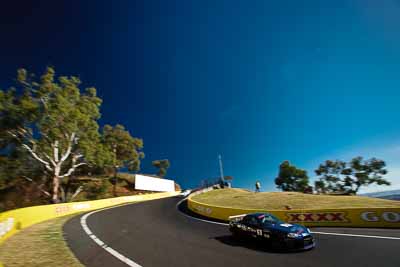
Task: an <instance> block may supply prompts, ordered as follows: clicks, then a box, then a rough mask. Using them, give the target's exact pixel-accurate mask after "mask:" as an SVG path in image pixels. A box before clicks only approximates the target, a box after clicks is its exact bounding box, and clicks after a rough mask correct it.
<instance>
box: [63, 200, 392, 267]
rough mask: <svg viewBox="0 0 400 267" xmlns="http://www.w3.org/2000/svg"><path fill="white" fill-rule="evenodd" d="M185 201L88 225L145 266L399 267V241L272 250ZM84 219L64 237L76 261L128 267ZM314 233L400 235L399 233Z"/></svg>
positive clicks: (325, 239)
mask: <svg viewBox="0 0 400 267" xmlns="http://www.w3.org/2000/svg"><path fill="white" fill-rule="evenodd" d="M180 200H181V198H179V197H173V198H166V199H160V200H153V201H148V202H142V203H136V204H129V205H124V206H120V207H116V208H112V209H106V210H102V211H99V212H96V213H94V214H92V215H90V216H89V217H88V218H87V225H88V227H89V228H90V230H91V231H92V233H93V234H94V235H96V236H97V238H99V239H101V240H102V241H103V242H104V243H105V244H107V246H109V247H112V248H113V249H114V250H116V251H118V252H119V253H120V254H122V255H124V256H126V257H127V258H129V259H131V260H132V261H134V262H135V263H137V264H139V265H141V266H144V267H150V266H154V267H161V266H176V267H179V266H224V267H228V266H229V267H230V266H286V267H288V266H296V267H302V266H304V267H305V266H343V267H346V266H349V267H350V266H351V267H356V266H363V267H367V266H371V267H377V266H378V267H390V266H393V267H400V240H388V239H376V238H364V237H353V236H335V235H326V234H315V238H316V241H317V247H316V248H315V249H313V250H311V251H304V252H287V253H285V252H278V251H270V250H267V249H263V248H261V247H260V246H259V245H254V244H253V243H251V242H241V241H237V240H235V239H233V238H232V237H231V235H230V233H229V231H228V228H227V226H225V225H218V224H212V223H208V222H203V221H199V220H195V219H193V218H191V217H188V216H187V215H184V214H183V213H182V212H181V211H179V210H178V209H177V208H176V205H177V203H178V202H179V201H180ZM183 208H184V207H183ZM82 216H83V215H81V216H76V217H74V218H72V219H71V220H69V221H68V222H67V223H66V224H65V226H64V235H65V238H66V240H67V243H68V245H69V246H70V248H71V250H72V251H73V253H74V254H75V255H76V257H77V258H78V259H79V260H80V261H81V262H82V263H83V264H84V265H85V266H89V267H114V266H116V267H118V266H127V265H126V264H125V263H123V262H122V261H120V260H119V259H117V258H116V257H114V256H113V255H111V254H110V253H108V252H107V251H106V250H104V248H102V247H101V246H99V245H98V244H96V243H95V242H94V241H93V240H92V239H91V238H89V236H88V235H87V234H86V233H85V231H84V230H83V228H82V226H81V224H80V218H81V217H82ZM312 230H313V231H321V232H335V233H351V234H360V235H378V236H392V237H400V230H396V229H392V230H384V229H349V228H347V229H345V228H337V229H333V228H319V229H316V228H314V229H312Z"/></svg>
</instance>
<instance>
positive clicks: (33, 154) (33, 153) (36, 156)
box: [22, 144, 53, 171]
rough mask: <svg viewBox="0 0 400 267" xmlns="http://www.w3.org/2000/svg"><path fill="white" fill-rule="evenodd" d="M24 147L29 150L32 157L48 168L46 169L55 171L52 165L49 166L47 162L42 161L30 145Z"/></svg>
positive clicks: (23, 145)
mask: <svg viewBox="0 0 400 267" xmlns="http://www.w3.org/2000/svg"><path fill="white" fill-rule="evenodd" d="M22 147H24V148H25V149H26V150H28V151H29V153H31V155H32V156H33V157H34V158H35V159H36V160H38V161H39V162H41V163H42V164H44V165H45V167H46V169H48V170H49V171H52V170H53V169H52V168H51V167H50V164H49V163H48V162H47V161H45V160H43V159H41V158H40V157H39V156H38V155H37V154H36V153H35V152H34V151H33V150H32V149H31V148H30V147H29V146H28V145H26V144H22Z"/></svg>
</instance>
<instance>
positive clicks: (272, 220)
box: [261, 214, 280, 224]
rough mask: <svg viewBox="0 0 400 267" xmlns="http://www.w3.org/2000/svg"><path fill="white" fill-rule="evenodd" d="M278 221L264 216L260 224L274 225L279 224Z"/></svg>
mask: <svg viewBox="0 0 400 267" xmlns="http://www.w3.org/2000/svg"><path fill="white" fill-rule="evenodd" d="M279 222H280V220H279V219H278V218H276V217H275V216H273V215H270V214H265V215H264V216H263V218H262V219H261V223H262V224H276V223H279Z"/></svg>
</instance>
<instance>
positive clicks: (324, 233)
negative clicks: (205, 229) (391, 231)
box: [176, 198, 400, 240]
mask: <svg viewBox="0 0 400 267" xmlns="http://www.w3.org/2000/svg"><path fill="white" fill-rule="evenodd" d="M185 200H187V198H185V199H182V200H181V201H179V202H178V204H176V208H177V209H178V206H179V205H180V204H181V203H182V202H183V201H185ZM178 210H179V209H178ZM181 213H182V214H183V215H184V216H186V217H188V218H191V219H194V220H197V221H202V222H206V223H213V224H218V225H226V226H227V225H229V224H228V223H220V222H213V221H208V220H203V219H199V218H196V217H193V216H190V215H188V214H185V213H183V212H181ZM311 233H312V234H319V235H335V236H350V237H364V238H377V239H389V240H400V237H392V236H379V235H358V234H342V233H332V232H331V233H329V232H313V231H311Z"/></svg>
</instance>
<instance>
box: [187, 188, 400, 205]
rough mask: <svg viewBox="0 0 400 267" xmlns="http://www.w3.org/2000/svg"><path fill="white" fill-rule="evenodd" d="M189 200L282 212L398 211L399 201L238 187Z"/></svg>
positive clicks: (214, 191)
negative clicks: (353, 209) (258, 191)
mask: <svg viewBox="0 0 400 267" xmlns="http://www.w3.org/2000/svg"><path fill="white" fill-rule="evenodd" d="M192 199H193V200H195V201H198V202H202V203H204V204H209V205H214V206H222V207H231V208H243V209H246V208H247V209H265V210H284V209H285V206H290V207H291V208H292V209H330V208H331V209H335V208H367V207H374V208H375V207H392V208H400V201H394V200H385V199H378V198H370V197H362V196H330V195H312V194H303V193H297V192H261V193H254V192H251V191H247V190H243V189H237V188H231V189H218V190H213V191H210V192H207V193H203V194H199V195H196V196H194V197H193V198H192Z"/></svg>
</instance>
